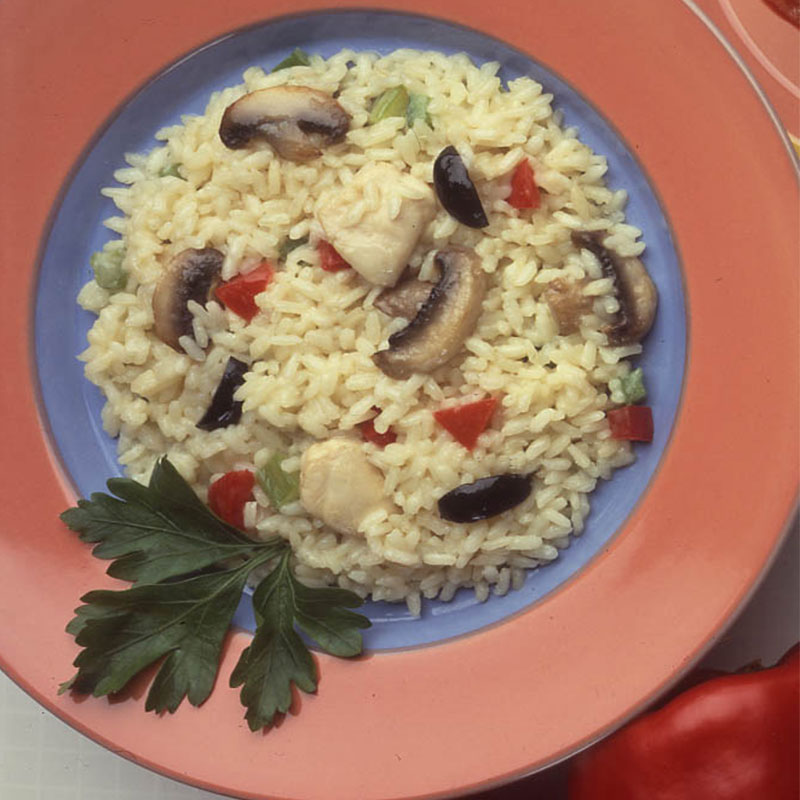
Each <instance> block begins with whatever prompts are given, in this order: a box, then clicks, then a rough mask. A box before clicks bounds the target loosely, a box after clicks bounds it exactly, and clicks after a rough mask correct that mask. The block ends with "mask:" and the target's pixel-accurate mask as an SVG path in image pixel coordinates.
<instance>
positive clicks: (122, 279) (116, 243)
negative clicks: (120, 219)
mask: <svg viewBox="0 0 800 800" xmlns="http://www.w3.org/2000/svg"><path fill="white" fill-rule="evenodd" d="M124 258H125V244H124V242H123V241H122V239H113V240H112V241H110V242H106V243H105V244H104V245H103V249H102V250H100V251H98V252H97V253H93V254H92V256H91V257H90V258H89V264H90V265H91V267H92V270H93V271H94V279H95V281H96V282H97V285H98V286H101V287H102V288H103V289H108V291H110V292H118V291H120V290H121V289H124V288H125V284H126V283H127V282H128V273H127V272H126V271H125V270H124V269H123V268H122V262H123V260H124Z"/></svg>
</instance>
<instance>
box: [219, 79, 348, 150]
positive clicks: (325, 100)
mask: <svg viewBox="0 0 800 800" xmlns="http://www.w3.org/2000/svg"><path fill="white" fill-rule="evenodd" d="M349 127H350V116H349V115H348V113H347V112H346V111H345V110H344V109H343V108H342V107H341V106H340V105H339V103H337V102H336V100H334V99H333V98H332V97H331V96H330V95H329V94H326V93H325V92H321V91H319V90H318V89H310V88H309V87H307V86H273V87H272V88H270V89H259V90H258V91H255V92H251V93H250V94H246V95H245V96H244V97H240V98H239V99H238V100H237V101H236V102H235V103H232V104H231V105H229V106H228V108H227V109H225V113H224V114H223V115H222V122H221V124H220V126H219V137H220V139H222V143H223V144H224V145H225V146H226V147H228V148H230V149H231V150H239V149H241V148H244V147H247V146H248V145H250V143H251V142H252V141H253V140H254V139H255V140H258V139H263V140H265V141H267V142H268V143H269V144H270V145H272V147H273V148H274V149H275V151H276V152H277V153H278V155H279V156H281V158H287V159H289V160H290V161H308V160H309V159H312V158H316V157H317V156H318V155H320V153H321V152H322V149H323V148H324V147H326V146H327V145H330V144H336V143H337V142H341V141H342V140H343V139H344V137H345V134H346V133H347V131H348V129H349Z"/></svg>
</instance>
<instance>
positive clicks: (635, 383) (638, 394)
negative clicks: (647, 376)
mask: <svg viewBox="0 0 800 800" xmlns="http://www.w3.org/2000/svg"><path fill="white" fill-rule="evenodd" d="M620 389H621V390H622V393H623V394H624V395H625V402H626V403H627V404H631V403H640V402H641V401H642V400H644V399H645V398H646V397H647V390H646V389H645V387H644V373H643V372H642V368H641V367H637V368H636V369H634V370H632V371H631V372H629V373H628V374H627V375H626V376H625V377H624V378H620Z"/></svg>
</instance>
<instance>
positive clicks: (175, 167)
mask: <svg viewBox="0 0 800 800" xmlns="http://www.w3.org/2000/svg"><path fill="white" fill-rule="evenodd" d="M181 166H182V165H181V164H167V166H166V167H161V169H160V170H159V171H158V177H159V178H180V179H181V180H182V181H185V180H186V178H184V177H183V175H181V173H180V168H181Z"/></svg>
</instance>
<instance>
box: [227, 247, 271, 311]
mask: <svg viewBox="0 0 800 800" xmlns="http://www.w3.org/2000/svg"><path fill="white" fill-rule="evenodd" d="M274 274H275V270H274V269H273V268H272V265H271V264H270V263H269V261H262V262H261V263H260V264H259V265H258V266H257V267H256V268H255V269H254V270H251V271H250V272H247V273H245V274H244V275H237V276H236V277H235V278H233V279H232V280H229V281H228V282H227V283H223V284H222V285H221V286H218V287H217V288H216V290H215V292H214V294H215V295H216V296H217V300H219V301H220V302H221V303H222V304H223V305H224V306H225V307H226V308H229V309H230V310H231V311H233V312H234V313H235V314H238V315H239V316H240V317H241V318H242V319H243V320H245V322H250V320H251V319H253V317H254V316H255V315H256V314H257V313H258V306H257V305H256V295H257V294H260V293H261V292H263V291H264V289H266V288H267V285H268V284H269V282H270V281H271V280H272V276H273V275H274Z"/></svg>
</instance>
